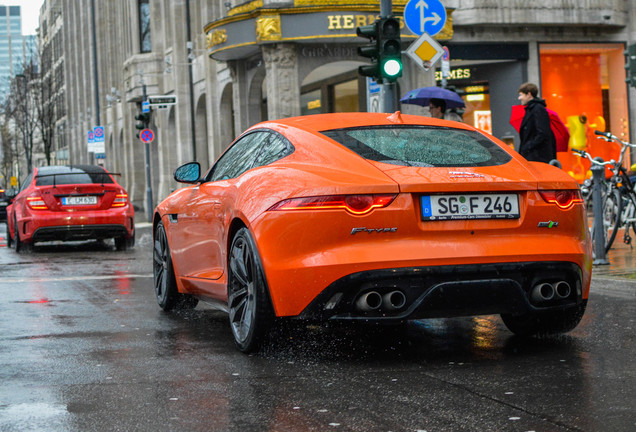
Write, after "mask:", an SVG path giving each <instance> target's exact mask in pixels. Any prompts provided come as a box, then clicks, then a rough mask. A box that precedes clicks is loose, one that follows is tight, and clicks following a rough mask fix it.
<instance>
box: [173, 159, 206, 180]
mask: <svg viewBox="0 0 636 432" xmlns="http://www.w3.org/2000/svg"><path fill="white" fill-rule="evenodd" d="M200 178H201V164H199V162H188V163H186V164H183V165H181V166H180V167H179V168H177V169H176V170H174V179H175V180H176V181H178V182H179V183H197V182H198V181H199V180H200Z"/></svg>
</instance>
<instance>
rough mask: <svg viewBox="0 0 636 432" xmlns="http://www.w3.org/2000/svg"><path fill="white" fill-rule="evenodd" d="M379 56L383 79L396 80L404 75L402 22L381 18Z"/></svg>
mask: <svg viewBox="0 0 636 432" xmlns="http://www.w3.org/2000/svg"><path fill="white" fill-rule="evenodd" d="M378 41H379V44H378V50H379V54H378V58H379V61H378V63H379V68H380V75H381V77H382V79H383V80H386V81H388V82H395V81H397V79H398V78H399V77H401V76H402V42H401V40H400V22H399V21H398V20H397V19H395V18H393V17H389V18H381V19H380V21H379V24H378Z"/></svg>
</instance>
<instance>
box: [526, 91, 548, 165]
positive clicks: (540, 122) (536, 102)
mask: <svg viewBox="0 0 636 432" xmlns="http://www.w3.org/2000/svg"><path fill="white" fill-rule="evenodd" d="M519 137H520V138H521V145H520V146H519V153H520V154H521V156H523V157H524V158H526V159H527V160H529V161H537V162H545V163H549V162H550V161H551V160H552V159H556V157H557V156H556V140H555V139H554V134H553V133H552V129H551V128H550V116H549V114H548V111H547V110H546V104H545V101H544V100H543V99H540V98H538V97H535V98H534V99H531V100H530V101H529V102H528V103H527V104H526V113H525V115H524V116H523V120H522V121H521V127H520V128H519Z"/></svg>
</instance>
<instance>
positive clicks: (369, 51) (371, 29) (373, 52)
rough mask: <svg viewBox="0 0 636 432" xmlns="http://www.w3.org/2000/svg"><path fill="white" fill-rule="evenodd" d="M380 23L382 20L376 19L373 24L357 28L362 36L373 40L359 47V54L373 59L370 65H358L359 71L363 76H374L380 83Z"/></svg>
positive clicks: (357, 32)
mask: <svg viewBox="0 0 636 432" xmlns="http://www.w3.org/2000/svg"><path fill="white" fill-rule="evenodd" d="M379 24H380V21H376V22H374V23H373V24H370V25H366V26H360V27H357V28H356V34H357V35H358V36H360V37H363V38H367V39H369V40H370V41H371V43H372V44H371V45H367V46H363V47H359V48H358V55H359V56H362V57H367V58H369V59H371V64H370V65H365V66H360V67H358V73H359V74H360V75H362V76H368V77H371V78H374V79H375V80H376V81H377V82H378V83H381V82H382V80H381V74H380V67H379V63H378V56H379V54H380V50H379V46H380V45H379V30H378V29H379V27H378V26H379Z"/></svg>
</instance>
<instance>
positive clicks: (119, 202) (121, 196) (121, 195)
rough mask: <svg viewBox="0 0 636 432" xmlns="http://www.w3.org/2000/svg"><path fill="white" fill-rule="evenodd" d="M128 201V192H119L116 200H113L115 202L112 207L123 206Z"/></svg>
mask: <svg viewBox="0 0 636 432" xmlns="http://www.w3.org/2000/svg"><path fill="white" fill-rule="evenodd" d="M127 202H128V194H125V193H119V194H117V195H115V200H114V201H113V204H112V206H111V207H123V206H125V205H126V203H127Z"/></svg>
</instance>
